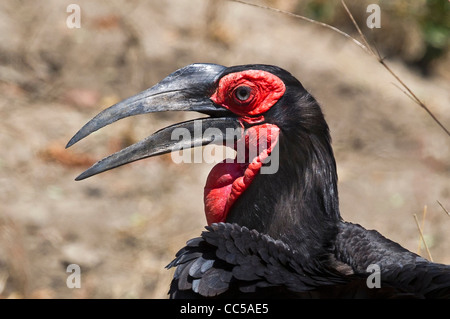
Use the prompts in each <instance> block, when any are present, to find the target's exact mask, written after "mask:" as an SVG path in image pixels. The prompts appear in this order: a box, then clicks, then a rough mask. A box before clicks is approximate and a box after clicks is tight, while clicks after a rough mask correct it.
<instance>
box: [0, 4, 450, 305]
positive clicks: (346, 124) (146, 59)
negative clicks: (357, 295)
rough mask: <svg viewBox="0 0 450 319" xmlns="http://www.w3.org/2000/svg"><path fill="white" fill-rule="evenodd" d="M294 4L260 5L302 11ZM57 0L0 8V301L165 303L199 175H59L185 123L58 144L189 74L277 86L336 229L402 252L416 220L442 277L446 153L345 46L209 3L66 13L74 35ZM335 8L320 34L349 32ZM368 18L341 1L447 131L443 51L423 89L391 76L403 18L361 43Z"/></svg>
mask: <svg viewBox="0 0 450 319" xmlns="http://www.w3.org/2000/svg"><path fill="white" fill-rule="evenodd" d="M309 2H312V1H295V0H272V1H267V2H258V3H263V4H265V5H270V6H274V7H277V8H280V9H283V10H288V11H292V12H296V13H299V14H304V13H308V14H310V13H311V11H308V10H307V9H308V8H310V7H307V3H309ZM394 2H396V3H398V4H399V7H400V8H403V7H401V6H406V8H408V1H394ZM70 3H71V2H70V1H56V0H50V1H43V0H42V1H33V2H21V1H6V2H4V3H2V4H1V5H0V95H1V96H2V98H1V99H0V147H1V150H2V152H1V153H0V203H1V204H0V297H4V298H7V297H19V298H20V297H26V298H136V297H137V298H165V297H166V293H167V290H168V285H169V282H170V279H171V275H172V273H171V271H168V270H165V269H164V266H165V265H166V264H167V263H169V262H170V261H171V259H172V258H173V255H174V254H175V252H176V251H177V250H178V249H179V248H181V247H182V246H183V244H184V242H185V241H186V240H188V239H189V238H192V237H194V236H197V235H199V234H200V232H201V231H202V228H203V226H204V224H205V218H204V216H203V203H202V194H203V189H202V188H203V184H204V181H205V178H206V175H207V173H208V171H209V169H210V168H211V166H212V165H209V164H180V165H176V164H174V163H173V162H172V161H171V158H170V156H169V155H166V156H162V157H159V158H153V159H148V160H144V161H140V162H137V163H134V164H132V165H128V166H125V167H122V168H119V169H116V170H113V171H110V172H107V173H104V174H101V175H99V176H95V177H93V178H90V179H88V180H86V181H82V182H75V181H74V178H75V176H77V175H78V174H79V173H81V172H82V171H83V170H84V169H85V168H87V167H88V166H89V165H91V164H92V163H93V162H95V161H96V160H99V159H101V158H102V157H103V156H106V155H108V154H110V153H112V152H114V151H116V150H118V149H120V148H122V147H123V146H124V145H128V144H130V143H132V142H135V141H137V140H140V139H142V138H144V137H146V136H147V135H149V134H150V133H152V132H154V131H155V130H157V129H158V128H161V127H163V126H166V125H168V124H171V123H174V122H176V121H180V120H184V119H186V118H187V117H194V116H195V115H194V114H188V115H186V114H153V115H147V116H139V117H134V118H129V119H124V120H122V121H120V122H118V123H116V124H114V125H112V126H110V127H108V128H105V129H103V130H101V131H100V132H98V133H96V134H93V135H92V136H90V137H89V138H88V139H86V140H85V141H82V142H80V143H79V144H77V145H76V146H74V147H72V148H71V149H69V150H65V149H64V145H65V143H66V142H67V141H68V140H69V139H70V137H71V136H72V135H73V134H74V133H75V132H76V131H77V130H78V129H79V128H80V127H81V126H82V125H83V124H84V123H85V122H86V121H88V120H89V119H90V118H91V117H92V116H93V115H95V114H97V113H98V112H99V111H100V110H101V109H103V108H105V107H107V106H109V105H111V104H113V103H115V102H117V101H119V100H121V99H123V98H126V97H128V96H130V95H133V94H135V93H137V92H139V91H141V90H143V89H145V88H147V87H150V86H151V85H153V84H155V83H156V82H158V81H159V80H160V79H162V78H163V77H164V76H166V75H167V74H169V73H171V72H172V71H174V70H175V69H177V68H180V67H182V66H185V65H187V64H190V63H194V62H212V63H219V64H223V65H236V64H246V63H267V64H274V65H279V66H281V67H283V68H285V69H287V70H289V71H291V72H292V73H293V74H294V75H295V76H296V77H297V78H298V79H299V80H300V81H301V82H302V83H303V85H304V86H305V87H306V88H307V89H308V90H309V91H310V92H311V93H312V94H313V95H314V96H315V97H316V98H317V99H318V101H319V102H320V104H321V105H322V107H323V110H324V113H325V115H326V119H327V121H328V123H329V125H330V128H331V134H332V136H333V145H334V150H335V155H336V159H337V163H338V174H339V190H340V200H341V213H342V215H343V217H344V219H346V220H349V221H353V222H357V223H360V224H362V225H363V226H365V227H366V228H369V229H377V230H379V231H380V232H381V233H382V234H384V235H385V236H387V237H389V238H391V239H393V240H395V241H397V242H399V243H400V244H402V245H403V246H405V247H406V248H408V249H410V250H413V251H417V249H418V248H417V247H418V243H419V242H420V238H419V232H418V230H417V227H416V223H415V221H414V218H413V214H417V215H418V218H419V223H420V224H421V229H422V231H423V234H424V238H425V240H426V241H427V243H428V248H429V249H430V251H431V254H432V256H433V259H434V261H436V262H441V263H450V254H449V251H450V241H449V235H448V234H449V229H450V218H449V217H448V215H447V214H446V213H445V210H444V209H443V208H442V207H441V205H442V206H443V207H444V208H446V209H447V210H448V209H449V207H450V182H449V181H450V160H449V159H450V139H449V137H448V136H447V135H446V134H445V132H443V131H442V130H441V129H440V128H439V127H438V126H437V125H436V123H434V121H433V120H432V119H431V118H430V117H429V116H428V115H427V114H426V112H424V111H423V110H422V109H421V108H420V107H418V106H417V105H416V104H414V102H412V101H411V100H410V99H409V98H408V97H407V96H405V95H404V94H403V93H402V92H401V91H400V90H398V88H396V87H395V86H394V85H392V82H394V81H395V80H394V79H393V78H392V76H391V75H390V74H389V73H388V72H386V70H385V69H383V67H381V66H380V64H379V63H378V62H377V61H376V59H374V58H373V57H371V56H369V55H367V54H366V53H365V52H364V51H362V50H361V49H360V48H359V47H357V46H355V45H354V44H353V43H351V42H350V41H348V40H346V39H345V38H343V37H341V36H339V35H337V34H336V33H334V32H332V31H330V30H326V29H323V28H320V27H317V26H314V25H311V24H308V23H307V22H302V21H299V20H295V19H292V18H289V17H287V16H283V15H280V14H276V13H274V12H269V11H267V10H261V9H258V8H253V7H248V6H244V5H242V4H238V3H232V2H222V1H208V0H192V1H182V0H171V1H151V2H150V1H137V0H135V1H119V0H116V1H95V2H93V1H87V0H86V1H78V2H77V3H78V4H79V5H80V7H81V10H82V13H81V14H82V15H81V28H80V29H69V28H67V26H66V18H67V16H68V13H67V12H66V7H67V5H68V4H70ZM305 3H306V4H305ZM336 3H337V4H336V5H335V6H333V10H335V14H334V15H333V18H328V20H327V19H325V18H327V17H328V16H324V19H325V21H326V22H329V23H333V24H334V25H337V26H339V27H340V28H342V29H343V30H345V31H346V32H351V30H352V29H351V28H352V25H351V22H350V21H349V20H347V19H348V17H347V16H346V14H345V11H344V10H343V9H342V7H340V6H339V4H340V2H336ZM367 3H370V2H368V1H365V2H363V3H362V4H361V1H350V0H348V1H347V4H348V6H349V8H350V9H351V10H352V12H353V14H354V15H355V18H356V19H357V21H358V22H359V23H360V25H361V26H362V31H363V32H367V33H369V34H370V35H369V38H370V39H375V40H376V41H378V42H377V43H379V47H380V50H381V51H382V53H383V52H387V53H388V54H390V56H388V57H387V59H386V61H387V63H388V64H389V65H390V67H391V68H392V69H393V70H395V72H397V74H398V75H399V76H400V77H401V79H402V80H403V81H404V82H405V83H407V84H408V85H409V86H410V87H411V89H412V90H413V91H414V92H415V93H416V94H417V95H418V96H419V97H420V98H421V99H422V100H423V101H424V102H425V103H426V104H427V105H428V107H429V108H430V110H431V111H432V112H433V113H434V114H435V115H436V116H437V117H438V118H439V119H440V121H441V122H442V123H443V124H444V125H446V127H447V128H448V127H450V112H449V101H450V85H449V83H450V73H449V70H450V57H449V53H448V52H447V54H446V55H445V54H444V55H443V56H442V57H440V58H439V59H436V60H434V61H433V62H432V63H431V64H430V65H429V72H428V76H426V77H425V76H424V75H423V74H422V73H420V72H418V71H417V70H416V69H414V68H410V67H408V66H406V64H405V61H406V62H408V63H409V62H410V61H407V60H408V59H407V58H408V57H416V56H419V55H420V50H423V45H421V41H420V36H419V35H418V34H419V33H420V32H419V31H418V27H417V25H416V24H415V23H414V21H413V20H414V19H413V14H410V15H408V14H407V12H408V11H407V10H406V11H400V13H402V15H400V17H398V16H396V18H395V19H394V18H392V17H394V16H395V15H394V13H396V12H397V11H393V9H392V8H393V7H395V6H392V5H386V6H384V7H383V3H381V4H380V5H381V7H382V10H386V11H383V12H382V28H381V29H379V30H374V31H372V32H369V30H368V29H367V28H364V21H365V17H366V16H367V13H366V12H365V6H367ZM420 3H422V4H423V2H420ZM405 12H406V13H405ZM313 18H316V17H313ZM355 36H357V34H355ZM400 44H403V45H400ZM405 57H406V58H405ZM437 201H439V202H440V203H441V204H439V203H438V202H437ZM425 205H427V215H426V219H425V221H424V222H422V221H421V216H422V211H423V208H424V206H425ZM421 253H422V255H423V256H424V257H427V254H426V252H425V250H424V249H421ZM72 263H75V264H79V265H80V266H81V271H82V286H81V288H80V289H69V288H67V286H66V278H67V276H68V274H67V273H66V267H67V265H68V264H72Z"/></svg>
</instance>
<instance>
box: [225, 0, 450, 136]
mask: <svg viewBox="0 0 450 319" xmlns="http://www.w3.org/2000/svg"><path fill="white" fill-rule="evenodd" d="M228 1H232V2H236V3H240V4H244V5H248V6H252V7H256V8H260V9H265V10H269V11H273V12H277V13H281V14H285V15H287V16H290V17H293V18H297V19H300V20H304V21H307V22H310V23H313V24H316V25H319V26H322V27H324V28H327V29H330V30H333V31H334V32H337V33H339V34H340V35H342V36H344V37H346V38H347V39H349V40H351V41H352V42H353V43H355V44H356V45H357V46H359V47H360V48H361V49H363V50H364V51H365V52H366V53H368V54H370V55H372V56H374V57H375V58H376V59H377V60H378V62H379V63H380V64H381V65H382V66H383V67H384V68H385V69H386V70H387V71H388V72H389V73H390V74H391V75H392V76H393V77H394V78H395V79H396V80H397V81H398V83H400V85H401V86H402V87H403V88H404V89H405V90H406V92H408V94H407V96H408V97H410V98H411V99H412V100H413V101H414V102H415V103H416V104H418V105H419V106H420V107H422V108H423V109H424V110H425V111H426V112H427V113H428V115H429V116H430V117H431V118H432V119H433V120H434V122H436V124H438V125H439V126H440V127H441V129H442V130H444V132H445V133H446V134H447V135H448V136H449V137H450V131H449V130H448V129H447V128H446V127H445V126H444V125H443V124H442V123H441V122H440V121H439V120H438V119H437V117H436V116H435V115H434V114H433V112H431V111H430V109H429V108H428V107H427V106H426V105H425V103H423V102H422V101H421V100H420V99H419V98H418V97H417V96H416V95H415V94H414V92H413V91H412V90H411V89H410V88H409V87H408V86H407V85H406V84H405V83H404V82H403V81H402V80H401V79H400V78H399V77H398V75H397V74H396V73H395V72H394V71H392V69H391V68H390V67H389V66H388V65H387V64H386V62H384V60H383V58H382V57H381V55H380V54H379V52H378V51H377V53H375V52H374V51H373V49H372V47H371V46H370V45H369V43H368V41H367V38H366V37H365V36H364V33H362V31H361V28H360V27H359V25H358V23H356V21H355V19H354V18H353V15H352V13H351V12H350V10H349V9H348V7H347V5H346V4H345V2H344V0H341V3H342V6H343V7H344V9H345V11H346V12H347V14H348V16H349V17H350V19H351V20H352V23H353V25H354V26H355V28H356V30H357V31H358V33H359V35H360V36H361V39H362V42H363V43H361V42H360V41H358V40H356V39H355V38H354V37H352V36H351V35H349V34H348V33H345V32H343V31H342V30H339V29H338V28H336V27H333V26H332V25H329V24H326V23H323V22H320V21H316V20H313V19H310V18H307V17H305V16H302V15H299V14H295V13H292V12H288V11H284V10H280V9H276V8H272V7H268V6H264V5H260V4H254V3H249V2H246V1H243V0H228ZM401 91H402V92H403V93H405V94H406V92H405V91H404V90H401Z"/></svg>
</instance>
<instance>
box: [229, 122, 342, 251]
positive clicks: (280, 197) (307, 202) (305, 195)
mask: <svg viewBox="0 0 450 319" xmlns="http://www.w3.org/2000/svg"><path fill="white" fill-rule="evenodd" d="M278 147H279V149H278V151H279V169H278V171H277V172H276V173H274V174H259V175H258V176H257V177H256V178H255V179H254V181H253V182H252V185H251V186H250V187H249V188H248V189H247V190H246V191H245V192H244V194H242V196H241V197H240V198H239V199H238V200H237V202H236V203H235V204H234V206H233V207H232V209H231V210H230V213H229V215H228V216H227V222H231V223H238V224H239V225H241V226H246V227H248V228H251V229H256V230H257V231H259V232H262V233H265V234H268V235H270V236H272V237H273V238H275V239H281V240H283V241H284V242H286V243H287V244H288V245H290V246H291V247H292V248H293V249H296V250H298V251H299V252H300V253H301V254H302V255H304V256H316V255H320V254H323V253H324V250H327V249H331V247H329V245H330V243H331V242H332V240H333V239H334V238H335V236H336V234H337V225H338V222H339V220H340V213H339V200H338V190H337V173H336V164H335V159H334V155H333V151H332V148H331V145H330V139H329V135H328V131H326V133H325V134H321V135H316V134H311V133H307V132H301V131H297V132H295V131H294V132H289V134H281V135H280V140H279V145H278Z"/></svg>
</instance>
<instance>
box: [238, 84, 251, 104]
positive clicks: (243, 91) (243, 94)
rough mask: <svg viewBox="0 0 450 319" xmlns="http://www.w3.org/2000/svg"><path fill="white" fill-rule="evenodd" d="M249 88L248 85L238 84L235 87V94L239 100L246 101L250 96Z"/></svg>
mask: <svg viewBox="0 0 450 319" xmlns="http://www.w3.org/2000/svg"><path fill="white" fill-rule="evenodd" d="M250 91H251V89H250V88H249V87H248V86H240V87H238V88H237V90H236V92H235V95H236V97H237V98H238V100H240V101H246V100H248V98H249V97H250Z"/></svg>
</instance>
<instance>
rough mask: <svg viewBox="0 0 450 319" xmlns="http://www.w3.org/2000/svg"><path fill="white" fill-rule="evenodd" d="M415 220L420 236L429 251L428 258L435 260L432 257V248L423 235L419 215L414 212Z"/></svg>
mask: <svg viewBox="0 0 450 319" xmlns="http://www.w3.org/2000/svg"><path fill="white" fill-rule="evenodd" d="M414 220H415V221H416V225H417V229H418V230H419V234H420V238H422V242H423V245H424V246H425V249H426V251H427V254H428V259H429V260H430V261H433V258H432V257H431V253H430V250H429V249H428V245H427V243H426V241H425V238H424V237H423V232H422V228H420V225H419V221H418V220H417V215H416V214H414Z"/></svg>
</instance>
